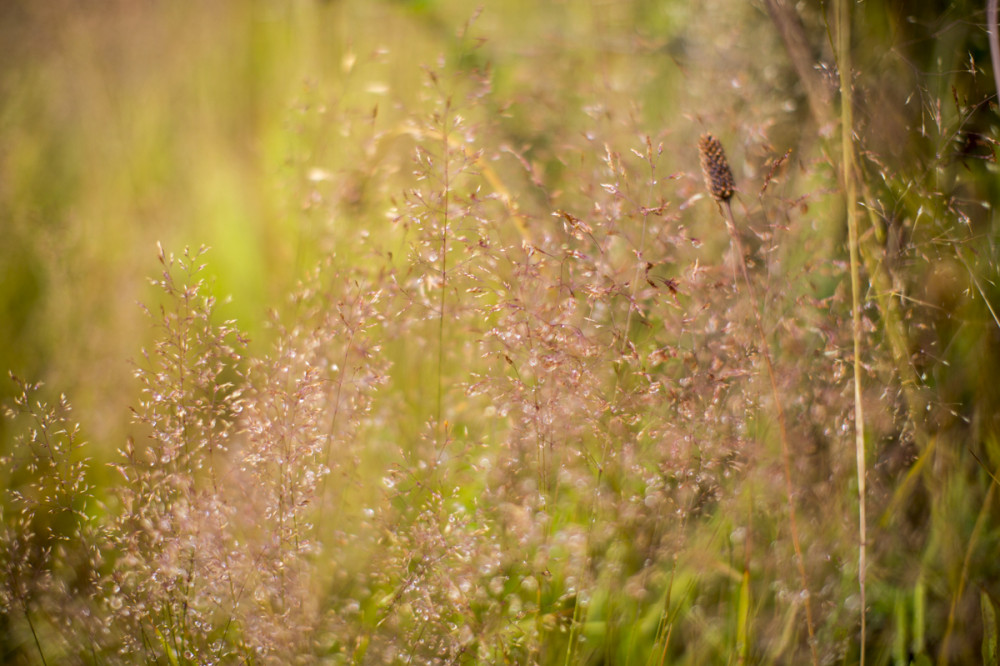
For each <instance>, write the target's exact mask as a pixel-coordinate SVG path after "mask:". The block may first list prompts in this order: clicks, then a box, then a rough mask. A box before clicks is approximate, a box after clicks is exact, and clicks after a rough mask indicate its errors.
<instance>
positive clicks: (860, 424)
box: [837, 0, 868, 666]
mask: <svg viewBox="0 0 1000 666" xmlns="http://www.w3.org/2000/svg"><path fill="white" fill-rule="evenodd" d="M837 60H838V65H839V70H840V124H841V130H840V131H841V162H842V165H843V178H844V198H845V200H846V208H847V229H848V237H849V241H848V242H849V244H850V255H851V322H852V333H853V335H852V337H853V341H854V449H855V454H856V456H857V467H858V588H859V590H860V595H861V641H860V663H861V666H864V663H865V637H866V635H867V626H866V615H867V613H866V608H867V603H868V600H867V595H866V585H865V571H866V569H867V567H868V562H867V551H866V547H867V543H868V534H867V517H866V506H865V496H866V493H865V413H864V406H863V403H862V399H861V269H860V266H861V259H860V254H859V251H858V211H857V199H858V188H857V181H856V180H855V173H856V171H855V165H854V109H853V107H854V95H853V88H852V86H853V84H852V82H851V6H850V3H849V2H848V1H847V0H838V1H837Z"/></svg>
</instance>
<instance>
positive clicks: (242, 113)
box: [0, 0, 759, 446]
mask: <svg viewBox="0 0 1000 666" xmlns="http://www.w3.org/2000/svg"><path fill="white" fill-rule="evenodd" d="M707 8H708V9H709V10H711V9H712V8H711V7H707ZM690 11H691V9H689V8H687V6H686V3H673V2H669V3H664V2H634V3H626V2H593V3H563V2H543V3H535V2H527V1H513V2H504V3H490V4H489V5H488V6H487V7H486V9H485V10H484V11H482V12H481V13H480V11H479V9H478V8H477V5H476V4H474V3H469V2H461V1H457V2H455V1H452V2H444V1H432V0H423V1H414V2H402V1H391V0H386V1H381V2H380V1H367V0H366V1H360V2H359V1H350V0H332V1H330V2H318V1H313V0H309V1H299V2H270V1H260V0H239V1H234V0H224V1H221V2H213V3H211V4H210V5H201V4H195V3H165V2H153V3H133V2H99V3H88V4H80V3H75V2H60V1H58V0H55V1H45V2H18V1H13V2H4V3H0V43H2V44H3V50H4V52H5V55H4V57H3V58H2V59H0V230H2V235H3V240H2V242H0V275H2V280H0V282H2V287H0V368H4V369H7V368H9V369H10V370H12V371H13V372H14V373H16V374H17V375H19V376H23V377H26V378H30V379H32V380H41V381H44V382H45V383H46V385H47V386H49V388H50V390H53V391H55V392H66V393H67V394H68V395H70V396H71V398H72V399H73V401H74V403H75V404H76V406H77V408H78V410H79V411H80V413H81V414H82V415H83V416H82V420H83V421H84V424H85V427H86V428H87V429H88V431H89V432H91V433H92V434H93V437H94V439H96V440H98V441H101V442H106V443H109V444H112V445H114V446H117V443H118V442H120V441H121V440H122V436H123V428H124V426H125V424H123V423H122V414H124V413H127V412H126V410H125V408H126V406H127V405H128V404H129V399H130V392H131V390H132V389H134V387H133V386H132V385H131V384H130V380H129V377H130V375H131V369H130V365H129V359H130V358H135V357H136V355H137V354H138V351H139V349H140V348H141V346H142V344H143V341H144V340H146V339H148V338H149V336H150V335H151V332H150V331H148V330H147V328H148V327H146V326H145V321H144V319H143V317H142V314H141V312H140V309H139V308H138V307H137V306H136V303H137V302H138V301H145V300H147V299H149V298H150V297H151V293H152V292H151V291H150V290H149V287H148V281H147V278H149V277H155V276H156V270H157V268H156V261H155V256H156V243H157V242H160V243H162V244H163V246H164V247H165V248H166V249H167V250H168V251H175V252H179V251H180V250H182V249H183V248H184V247H185V246H191V247H193V248H197V247H199V246H201V245H208V246H210V247H211V248H212V252H211V254H210V261H209V264H210V266H209V272H210V274H211V275H212V276H214V279H215V282H214V289H215V290H216V293H217V294H218V295H220V296H221V297H227V296H231V297H232V302H231V305H228V306H227V307H226V308H225V310H224V312H225V314H226V316H230V317H233V318H236V319H237V320H238V321H239V323H240V326H241V327H242V328H243V329H244V330H247V331H248V332H249V333H250V334H251V337H253V338H255V339H258V340H259V339H261V337H262V336H266V333H265V331H264V330H263V328H262V323H263V321H264V320H265V317H266V311H267V310H268V309H269V308H271V307H280V305H281V303H282V302H283V299H284V296H285V294H287V293H288V292H289V291H290V290H291V287H292V285H293V284H294V282H295V280H296V279H297V278H298V277H299V276H301V275H302V273H303V271H304V270H305V269H307V268H309V267H310V266H311V265H312V264H313V263H314V262H315V260H316V259H317V258H318V257H319V256H320V255H321V254H322V253H329V252H334V251H336V246H337V242H338V238H340V239H343V238H344V237H345V235H348V236H349V235H351V234H356V233H359V232H360V231H362V230H365V229H367V230H369V231H377V230H378V229H379V228H380V227H381V226H384V223H385V222H386V217H387V209H388V206H387V205H386V204H385V202H384V201H379V202H377V203H376V204H375V205H369V202H370V201H372V200H373V199H374V197H373V196H371V193H372V192H373V191H375V192H377V193H379V194H383V193H384V194H386V195H387V196H391V195H392V194H394V193H393V192H392V174H393V173H394V172H397V171H399V170H400V169H408V168H409V167H408V162H409V160H410V155H411V152H412V143H408V142H406V141H400V140H396V139H394V138H393V136H394V132H395V133H396V134H400V132H398V131H396V128H397V127H398V126H399V123H400V122H401V119H402V118H403V117H404V116H405V115H406V114H407V113H408V112H409V109H410V107H411V106H413V104H414V101H415V99H416V97H417V96H418V94H419V91H420V90H421V88H422V86H423V84H424V82H425V80H426V75H425V73H424V66H434V65H435V64H436V63H437V61H438V59H439V58H443V59H444V60H445V61H447V63H448V64H449V66H453V65H454V66H457V67H458V68H462V67H470V68H472V67H479V68H482V67H484V66H485V65H486V64H487V63H488V64H489V66H491V67H492V68H493V71H492V76H493V85H494V88H495V90H497V91H498V92H499V95H500V96H501V97H503V96H506V97H509V98H510V99H511V100H514V101H516V102H517V105H516V106H512V107H510V108H508V109H505V110H499V111H500V112H501V113H502V114H504V118H505V120H504V123H505V131H508V132H510V137H511V140H512V142H518V141H520V142H524V143H528V142H534V143H533V145H532V150H534V151H536V152H538V151H540V150H541V149H540V148H539V146H541V145H543V144H544V142H545V141H547V140H549V141H550V140H551V132H550V130H551V128H552V127H553V126H554V124H560V129H561V131H567V132H568V131H576V128H574V127H572V126H571V125H570V124H569V123H579V122H580V120H579V119H578V118H577V119H574V120H569V118H570V117H571V116H578V115H579V113H573V114H564V113H562V112H561V109H560V107H561V106H563V105H572V108H573V109H574V111H578V110H579V107H580V106H581V105H583V104H586V103H587V102H588V101H587V100H586V99H584V96H585V94H587V93H588V92H589V91H591V90H592V89H593V88H594V87H595V86H596V87H604V88H606V89H608V91H609V92H614V90H616V89H617V90H621V91H623V92H624V93H627V94H634V93H635V92H636V91H638V92H641V94H643V95H645V96H647V97H648V98H647V99H644V100H639V101H642V102H643V103H644V104H645V106H643V107H642V111H641V113H642V114H645V116H646V118H661V117H662V116H663V115H664V114H666V113H671V112H674V113H676V110H675V107H676V103H675V102H674V101H673V99H672V98H674V97H675V94H676V93H675V92H674V91H673V90H672V89H671V88H668V87H667V86H666V85H665V84H667V83H672V82H674V81H676V79H677V77H678V67H677V64H676V63H675V62H674V61H673V60H672V59H671V57H672V56H671V52H670V48H668V47H669V46H670V44H668V41H669V40H668V39H667V37H668V36H669V33H670V32H671V31H674V32H676V33H677V34H678V35H679V34H680V31H682V30H683V29H685V26H687V27H690V26H689V25H688V24H686V23H685V19H687V18H689V17H688V14H689V12H690ZM741 11H742V10H741ZM747 11H750V12H751V13H755V14H757V15H758V22H759V12H754V10H753V9H752V8H751V9H748V10H747ZM739 13H740V12H739V11H737V12H736V14H735V15H733V14H730V16H731V18H729V19H727V21H735V20H738V15H739ZM473 18H476V23H475V28H474V30H473V31H471V34H472V35H473V36H471V37H470V36H467V35H466V29H465V26H466V25H467V24H468V23H469V22H470V20H472V19H473ZM677 40H683V37H682V36H678V37H677ZM678 43H679V42H678ZM674 46H676V44H675V45H674ZM637 83H639V84H640V85H636V84H637ZM620 102H621V103H622V105H623V106H627V105H628V104H629V100H628V99H622V100H620ZM532 106H535V107H536V108H535V109H534V110H533V109H532V108H531V107H532ZM637 108H639V107H638V105H637ZM562 122H565V123H567V124H566V125H565V126H562V125H561V123H562ZM640 124H646V120H640ZM584 129H585V128H582V127H581V128H579V131H581V132H582V131H584ZM649 129H651V130H653V131H655V130H656V128H655V125H654V126H653V127H651V128H649ZM376 135H388V136H389V138H388V139H382V140H381V141H378V142H376V140H375V137H376ZM550 150H552V151H554V150H555V148H551V147H550ZM541 159H542V160H543V167H542V169H543V171H545V170H546V169H548V172H547V173H546V175H548V176H551V175H552V173H551V171H552V169H553V168H558V165H556V164H555V160H551V155H549V159H550V162H549V163H548V164H545V163H544V160H545V159H546V158H545V157H544V156H543V157H542V158H541ZM3 386H4V389H3V395H4V396H8V395H9V392H10V391H11V390H13V389H12V386H11V385H10V384H9V383H7V382H4V383H3Z"/></svg>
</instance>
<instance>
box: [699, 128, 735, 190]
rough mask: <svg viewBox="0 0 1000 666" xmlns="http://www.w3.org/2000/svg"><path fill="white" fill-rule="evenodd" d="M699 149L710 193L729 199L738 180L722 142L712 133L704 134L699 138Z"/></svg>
mask: <svg viewBox="0 0 1000 666" xmlns="http://www.w3.org/2000/svg"><path fill="white" fill-rule="evenodd" d="M698 151H699V152H700V153H701V170H702V172H704V174H705V185H706V186H707V187H708V191H709V193H711V195H712V196H713V197H714V198H715V199H717V200H718V201H728V200H729V199H730V198H732V196H733V191H734V190H735V189H736V182H735V181H734V180H733V172H732V171H731V170H730V168H729V162H728V161H727V160H726V152H725V151H724V150H723V149H722V144H721V143H720V142H719V140H718V139H716V138H715V137H714V136H712V135H711V134H702V135H701V139H699V140H698Z"/></svg>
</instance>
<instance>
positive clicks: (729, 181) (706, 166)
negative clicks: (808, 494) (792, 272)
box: [698, 134, 819, 665]
mask: <svg viewBox="0 0 1000 666" xmlns="http://www.w3.org/2000/svg"><path fill="white" fill-rule="evenodd" d="M698 148H699V152H700V153H701V167H702V171H703V172H704V174H705V184H706V186H707V187H708V191H709V193H710V194H711V195H712V197H713V198H714V199H715V200H716V202H718V204H719V206H720V209H721V210H722V211H723V213H724V214H723V217H724V218H725V221H726V228H727V229H728V230H729V237H730V239H732V242H733V249H734V250H735V251H736V253H737V261H736V263H737V264H739V267H740V271H741V272H742V274H743V281H744V282H745V283H746V287H747V295H748V296H749V297H750V306H751V309H752V310H753V315H754V324H755V326H756V328H757V334H758V335H759V336H760V345H761V355H762V356H763V357H764V365H765V366H766V368H767V378H768V380H769V383H770V385H771V393H772V395H773V397H774V409H775V412H776V414H777V417H778V429H779V434H780V438H781V456H782V467H783V468H784V476H785V492H786V495H787V498H788V524H789V531H790V532H791V537H792V547H793V548H794V550H795V561H796V565H797V567H798V571H799V578H800V582H801V585H802V592H803V594H804V597H805V599H804V601H805V608H806V629H807V630H808V632H809V652H810V654H811V655H812V662H813V664H814V665H818V664H819V653H818V650H817V647H816V625H815V621H814V619H813V612H812V600H811V599H810V593H809V581H808V577H807V576H806V568H805V559H804V558H803V555H802V542H801V539H800V538H799V527H798V519H797V518H796V511H795V488H794V484H793V482H792V454H791V446H790V445H789V442H788V424H787V419H786V418H785V409H784V406H783V404H782V400H781V392H780V390H779V389H778V378H777V373H776V372H775V370H774V362H773V361H772V360H771V345H770V343H769V342H768V339H767V332H766V331H765V330H764V322H763V319H762V318H761V314H760V300H759V299H758V298H757V292H756V291H755V290H754V287H753V281H752V280H751V279H750V273H749V271H748V270H747V265H746V259H745V256H744V254H743V243H742V242H740V236H739V233H738V232H737V230H736V218H735V216H734V215H733V207H732V204H731V203H730V201H731V200H732V198H733V194H734V193H735V188H736V185H735V181H734V179H733V173H732V170H731V169H730V167H729V162H728V160H727V159H726V156H725V152H724V151H723V148H722V144H721V143H720V142H719V141H718V139H716V138H715V137H713V136H712V135H711V134H704V135H702V137H701V140H700V141H699V142H698Z"/></svg>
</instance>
